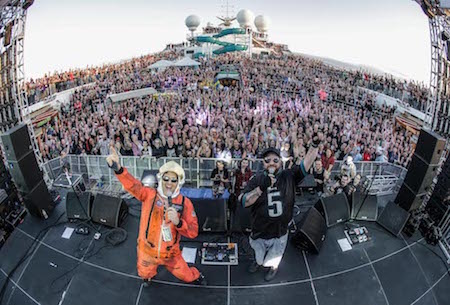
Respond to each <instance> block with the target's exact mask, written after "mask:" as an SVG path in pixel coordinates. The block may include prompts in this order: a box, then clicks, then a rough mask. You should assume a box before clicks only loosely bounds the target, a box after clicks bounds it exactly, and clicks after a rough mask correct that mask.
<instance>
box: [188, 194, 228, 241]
mask: <svg viewBox="0 0 450 305" xmlns="http://www.w3.org/2000/svg"><path fill="white" fill-rule="evenodd" d="M191 201H192V205H193V206H194V210H195V213H196V214H197V219H198V227H199V231H200V232H222V233H223V232H226V231H227V206H226V202H225V199H223V198H215V199H209V198H192V199H191Z"/></svg>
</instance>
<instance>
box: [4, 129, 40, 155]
mask: <svg viewBox="0 0 450 305" xmlns="http://www.w3.org/2000/svg"><path fill="white" fill-rule="evenodd" d="M2 142H3V148H4V150H3V151H4V154H5V158H6V160H8V161H17V160H19V159H21V158H22V157H23V156H24V155H26V154H27V153H29V152H30V151H33V146H32V145H31V140H30V135H29V134H28V127H27V125H25V124H20V125H17V126H14V127H13V128H11V129H9V130H7V131H6V132H5V133H3V134H2Z"/></svg>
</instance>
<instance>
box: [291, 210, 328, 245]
mask: <svg viewBox="0 0 450 305" xmlns="http://www.w3.org/2000/svg"><path fill="white" fill-rule="evenodd" d="M296 225H297V231H296V232H295V233H294V235H292V237H291V242H292V243H293V244H294V245H295V246H296V247H297V248H299V249H301V250H305V251H308V252H314V253H319V251H320V248H321V247H322V244H323V241H324V240H325V237H326V234H327V226H326V223H325V219H324V218H323V216H322V214H320V212H319V211H318V210H317V209H316V208H315V207H312V208H311V209H310V210H309V211H308V213H306V214H305V216H304V217H303V218H302V219H301V220H300V222H298V223H297V224H296Z"/></svg>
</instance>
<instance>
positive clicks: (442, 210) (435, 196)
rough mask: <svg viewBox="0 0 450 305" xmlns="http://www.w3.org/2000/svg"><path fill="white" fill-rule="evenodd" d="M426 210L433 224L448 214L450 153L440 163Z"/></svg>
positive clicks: (449, 203)
mask: <svg viewBox="0 0 450 305" xmlns="http://www.w3.org/2000/svg"><path fill="white" fill-rule="evenodd" d="M426 211H427V212H428V214H429V215H430V217H431V219H432V220H433V221H434V222H435V224H439V223H440V222H441V221H442V220H443V219H444V218H446V217H448V215H449V214H450V154H449V156H448V157H447V160H446V161H445V163H444V164H443V165H442V170H441V172H440V174H439V176H438V178H437V182H436V184H435V186H434V189H433V193H432V194H431V196H430V199H429V200H428V204H427V206H426Z"/></svg>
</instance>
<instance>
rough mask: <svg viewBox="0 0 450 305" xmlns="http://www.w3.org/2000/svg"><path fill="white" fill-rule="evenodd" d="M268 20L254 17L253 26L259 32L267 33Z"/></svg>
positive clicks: (261, 16)
mask: <svg viewBox="0 0 450 305" xmlns="http://www.w3.org/2000/svg"><path fill="white" fill-rule="evenodd" d="M269 23H270V21H269V18H267V17H266V16H263V15H259V16H256V18H255V26H256V28H257V29H258V31H259V32H262V33H264V32H267V30H268V29H269Z"/></svg>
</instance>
